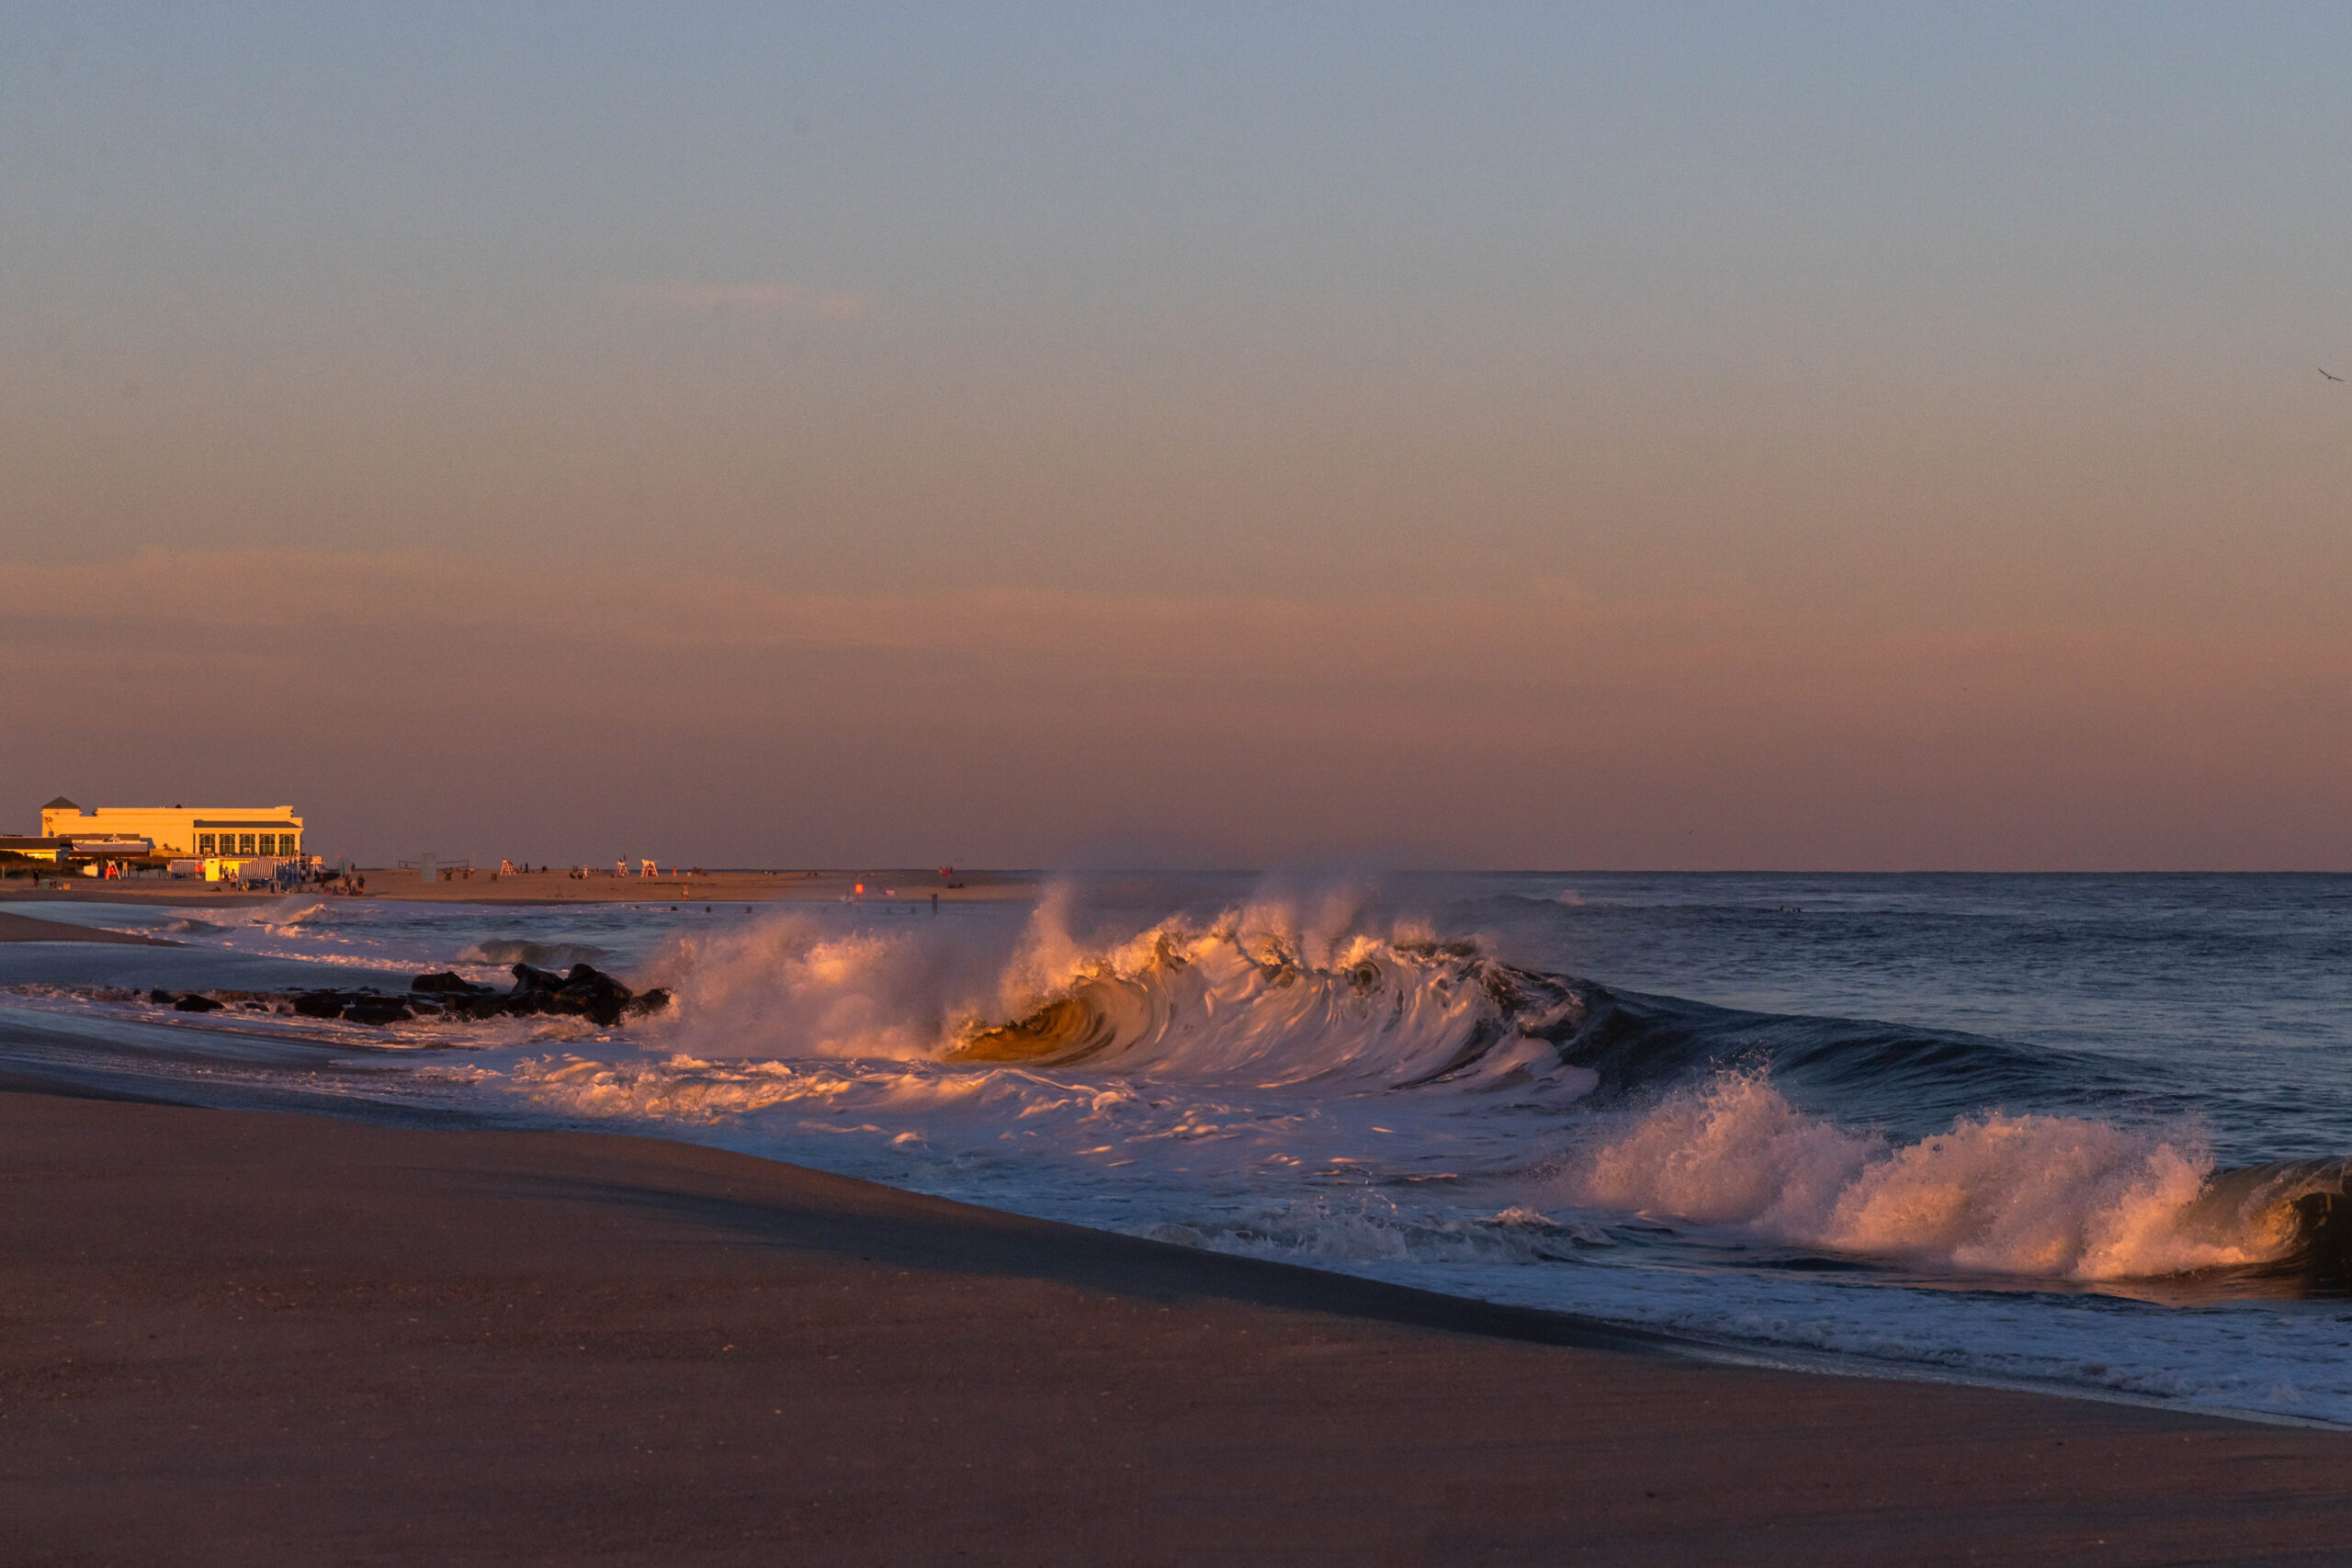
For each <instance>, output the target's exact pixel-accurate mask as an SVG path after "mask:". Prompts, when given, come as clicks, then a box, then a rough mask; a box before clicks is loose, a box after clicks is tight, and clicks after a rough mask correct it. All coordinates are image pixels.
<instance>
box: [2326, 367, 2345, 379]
mask: <svg viewBox="0 0 2352 1568" xmlns="http://www.w3.org/2000/svg"><path fill="white" fill-rule="evenodd" d="M2320 374H2321V375H2323V376H2327V367H2325V366H2322V367H2320ZM2327 378H2328V379H2329V380H2331V381H2341V380H2343V379H2344V378H2343V377H2341V376H2327Z"/></svg>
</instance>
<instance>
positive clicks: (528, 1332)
mask: <svg viewBox="0 0 2352 1568" xmlns="http://www.w3.org/2000/svg"><path fill="white" fill-rule="evenodd" d="M0 1145H5V1146H6V1147H8V1148H9V1149H10V1152H11V1167H12V1171H11V1175H12V1181H13V1182H14V1183H15V1193H16V1199H17V1201H15V1202H14V1203H12V1204H11V1205H9V1206H8V1208H7V1209H6V1212H4V1213H0V1299H5V1300H6V1302H7V1303H9V1307H10V1312H11V1317H12V1320H13V1322H14V1323H15V1324H16V1325H17V1329H18V1332H17V1333H15V1334H12V1335H10V1336H7V1337H0V1430H4V1431H6V1433H7V1441H6V1442H5V1443H0V1474H4V1475H6V1477H7V1478H8V1484H6V1486H5V1487H0V1522H5V1524H6V1539H8V1540H10V1541H11V1543H12V1545H13V1546H14V1547H15V1548H16V1551H15V1552H13V1553H11V1554H9V1555H11V1556H12V1557H16V1556H21V1557H25V1558H28V1559H31V1558H40V1557H41V1556H42V1554H43V1553H44V1552H51V1553H57V1554H62V1555H67V1556H72V1555H76V1554H80V1555H87V1556H91V1557H94V1558H95V1559H96V1560H102V1561H103V1560H113V1559H117V1558H121V1559H146V1560H170V1561H222V1562H226V1561H232V1560H238V1559H243V1560H253V1559H254V1557H256V1556H267V1555H272V1554H274V1555H277V1556H279V1557H281V1558H283V1557H288V1556H293V1557H301V1558H310V1559H318V1558H322V1557H330V1556H332V1557H335V1558H339V1559H344V1560H354V1559H357V1560H368V1559H377V1558H384V1559H393V1558H397V1559H400V1560H408V1561H418V1560H425V1559H427V1558H435V1557H455V1558H463V1559H466V1560H470V1561H489V1562H541V1561H546V1562H553V1561H572V1562H577V1561H582V1560H594V1559H599V1558H611V1559H618V1558H628V1559H631V1560H642V1559H645V1558H648V1557H659V1558H661V1559H662V1561H681V1562H768V1561H774V1560H775V1553H776V1551H778V1550H779V1549H788V1550H790V1551H792V1552H793V1553H794V1556H795V1560H796V1561H800V1560H807V1561H843V1562H850V1561H857V1562H866V1561H907V1562H913V1561H939V1560H944V1559H946V1558H950V1557H954V1556H956V1555H958V1554H961V1555H963V1556H965V1557H967V1559H969V1560H973V1561H987V1562H998V1561H1002V1562H1035V1561H1041V1560H1047V1561H1074V1560H1078V1559H1080V1558H1081V1557H1087V1558H1092V1559H1094V1560H1112V1561H1132V1562H1198V1561H1204V1560H1216V1559H1220V1558H1224V1557H1228V1556H1236V1557H1238V1556H1250V1557H1256V1556H1260V1555H1264V1556H1270V1557H1280V1558H1283V1559H1285V1560H1291V1561H1301V1562H1327V1561H1328V1562H1365V1561H1375V1562H1377V1561H1413V1562H1419V1561H1439V1560H1461V1559H1462V1558H1464V1557H1465V1556H1476V1557H1477V1558H1479V1559H1480V1560H1482V1561H1500V1562H1557V1561H1563V1560H1567V1559H1570V1558H1578V1557H1599V1558H1600V1559H1603V1560H1628V1559H1635V1558H1638V1559H1640V1560H1643V1561H1666V1562H1702V1561H1722V1560H1727V1559H1736V1560H1739V1561H1746V1562H1870V1561H1908V1562H1939V1561H1962V1560H1972V1561H1996V1562H1997V1561H2012V1562H2033V1561H2051V1560H2098V1561H2112V1562H2173V1561H2180V1560H2182V1559H2183V1558H2206V1557H2213V1558H2223V1557H2225V1558H2228V1559H2231V1560H2233V1561H2253V1560H2260V1559H2261V1558H2263V1557H2265V1556H2273V1557H2280V1558H2284V1557H2289V1556H2297V1555H2305V1554H2310V1555H2313V1556H2316V1555H2321V1554H2324V1553H2325V1552H2327V1551H2335V1550H2336V1549H2337V1548H2338V1547H2340V1543H2341V1541H2342V1540H2343V1539H2344V1536H2345V1532H2346V1527H2347V1526H2352V1496H2346V1495H2343V1494H2342V1490H2341V1487H2340V1484H2339V1483H2338V1480H2337V1477H2338V1474H2339V1472H2340V1469H2341V1466H2342V1463H2343V1461H2345V1459H2346V1458H2347V1457H2352V1448H2347V1447H2346V1434H2343V1433H2340V1432H2335V1431H2317V1430H2311V1429H2308V1428H2300V1427H2285V1426H2272V1425H2255V1424H2252V1423H2248V1422H2244V1421H2237V1420H2233V1419H2228V1418H2225V1417H2221V1416H2205V1415H2200V1414H2193V1413H2187V1412H2180V1411H2174V1410H2166V1409H2163V1408H2157V1407H2151V1406H2145V1405H2141V1404H2113V1403H2107V1402H2094V1401H2086V1400H2080V1399H2074V1398H2065V1397H2060V1396H2057V1395H2053V1394H2043V1393H2027V1392H2012V1391H2008V1390H2002V1389H1994V1388H1986V1387H1983V1386H1978V1385H1970V1384H1955V1383H1945V1382H1910V1381H1892V1380H1889V1379H1886V1378H1883V1377H1880V1376H1875V1375H1872V1374H1871V1372H1870V1371H1867V1370H1860V1369H1858V1370H1857V1371H1855V1372H1854V1373H1853V1375H1844V1376H1826V1375H1822V1374H1821V1373H1819V1372H1815V1371H1778V1370H1773V1369H1770V1368H1765V1367H1758V1366H1752V1365H1734V1364H1724V1363H1722V1362H1711V1361H1706V1360H1701V1359H1693V1358H1692V1357H1691V1356H1689V1355H1687V1354H1681V1353H1674V1354H1668V1353H1665V1348H1666V1342H1663V1341H1661V1340H1659V1339H1657V1337H1651V1336H1647V1335H1645V1334H1643V1333H1641V1332H1640V1331H1637V1330H1625V1329H1619V1328H1616V1327H1614V1326H1613V1325H1601V1324H1593V1323H1589V1322H1587V1321H1585V1320H1580V1319H1575V1318H1571V1317H1567V1316H1566V1315H1565V1314H1546V1313H1533V1312H1527V1311H1523V1310H1521V1309H1511V1308H1501V1307H1494V1306H1489V1305H1487V1304H1484V1303H1476V1302H1474V1301H1469V1300H1466V1299H1464V1298H1455V1297H1450V1296H1440V1295H1433V1294H1430V1293H1428V1292H1419V1291H1412V1290H1408V1289H1406V1288H1403V1287H1397V1286H1390V1285H1385V1284H1379V1283H1376V1282H1374V1281H1370V1280H1360V1279H1357V1278H1355V1277H1353V1276H1349V1275H1340V1274H1330V1273H1325V1272H1322V1271H1319V1270H1312V1269H1301V1268H1296V1267H1294V1266H1291V1265H1286V1264H1281V1263H1272V1262H1264V1261H1261V1260H1256V1259H1249V1258H1234V1257H1230V1256H1228V1255H1224V1254H1217V1253H1207V1252H1195V1251H1192V1250H1189V1249H1184V1248H1180V1247H1170V1246H1166V1245H1163V1244H1160V1243H1156V1242H1148V1241H1142V1240H1138V1239H1136V1238H1132V1237H1126V1236H1120V1235H1111V1234H1108V1233H1103V1232H1095V1231H1089V1230H1080V1229H1077V1228H1075V1227H1070V1226H1066V1225H1059V1224H1052V1223H1050V1222H1046V1221H1038V1220H1029V1219H1025V1218H1022V1217H1019V1216H1015V1215H1012V1214H1007V1213H1000V1212H997V1211H992V1210H987V1209H979V1208H974V1207H971V1206H968V1205H965V1204H960V1203H954V1202H950V1201H945V1200H941V1199H933V1198H926V1197H922V1196H920V1195H917V1194H913V1193H909V1192H904V1191H899V1190H895V1189H889V1188H883V1187H876V1186H873V1185H871V1184H869V1183H865V1182H860V1181H856V1180H854V1179H848V1178H842V1177H833V1176H828V1175H825V1174H822V1173H820V1172H816V1171H812V1170H807V1169H803V1168H797V1167H793V1166H787V1165H782V1164H778V1163H776V1162H773V1161H767V1160H761V1159H756V1158H754V1157H752V1156H742V1155H734V1154H728V1153H724V1152H722V1151H718V1150H714V1149H708V1148H704V1147H701V1146H699V1145H686V1144H675V1143H670V1142H667V1141H665V1140H660V1139H649V1138H639V1137H634V1136H628V1135H620V1134H603V1133H574V1132H522V1131H503V1130H502V1131H476V1130H466V1131H434V1130H423V1129H417V1128H408V1127H387V1126H382V1125H378V1124H372V1123H368V1122H356V1121H348V1120H342V1119H336V1118H330V1117H325V1116H320V1115H311V1114H300V1113H292V1112H270V1111H211V1110H202V1109H196V1108H192V1107H186V1106H179V1105H168V1104H162V1103H157V1102H153V1101H148V1100H141V1099H140V1098H138V1097H135V1096H130V1095H121V1096H118V1095H113V1094H110V1093H108V1092H107V1091H104V1090H88V1089H78V1088H75V1087H73V1086H70V1085H66V1084H63V1083H60V1082H56V1081H53V1080H49V1079H44V1078H40V1077H28V1076H25V1075H21V1074H18V1075H0ZM127 1497H136V1498H137V1499H138V1501H139V1506H136V1507H125V1506H122V1503H123V1500H124V1499H125V1498H127ZM1207 1499H1215V1500H1216V1506H1213V1507H1204V1501H1205V1500H1207Z"/></svg>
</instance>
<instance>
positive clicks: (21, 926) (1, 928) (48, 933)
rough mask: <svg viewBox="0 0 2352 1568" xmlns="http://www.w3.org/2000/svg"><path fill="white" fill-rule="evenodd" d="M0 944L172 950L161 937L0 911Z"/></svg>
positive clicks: (169, 944) (172, 944)
mask: <svg viewBox="0 0 2352 1568" xmlns="http://www.w3.org/2000/svg"><path fill="white" fill-rule="evenodd" d="M0 942H113V943H115V944H116V945H117V946H130V947H176V946H178V945H179V944H178V943H177V942H165V941H164V939H163V938H161V937H152V936H139V935H137V934H135V933H133V932H130V931H105V930H101V929H99V928H97V927H95V926H77V925H71V924H68V923H67V922H66V921H63V920H43V919H35V918H33V917H32V916H30V915H12V914H9V913H7V912H6V911H5V910H0Z"/></svg>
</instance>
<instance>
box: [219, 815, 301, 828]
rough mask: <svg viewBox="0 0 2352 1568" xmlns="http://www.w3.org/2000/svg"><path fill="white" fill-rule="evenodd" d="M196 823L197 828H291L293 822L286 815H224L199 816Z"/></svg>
mask: <svg viewBox="0 0 2352 1568" xmlns="http://www.w3.org/2000/svg"><path fill="white" fill-rule="evenodd" d="M196 825H197V826H198V827H199V828H291V827H292V826H294V823H293V819H292V818H286V817H264V818H234V819H232V818H226V817H199V818H197V819H196Z"/></svg>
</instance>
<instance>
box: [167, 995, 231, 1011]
mask: <svg viewBox="0 0 2352 1568" xmlns="http://www.w3.org/2000/svg"><path fill="white" fill-rule="evenodd" d="M221 1006H222V1004H221V1003H220V1002H216V1001H214V1000H213V999H212V998H210V997H199V996H198V995H197V994H196V993H195V992H194V991H190V992H189V993H188V994H187V995H186V996H184V997H182V998H180V999H179V1000H177V1001H175V1002H174V1003H173V1004H172V1010H173V1011H174V1012H219V1011H220V1009H221Z"/></svg>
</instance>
